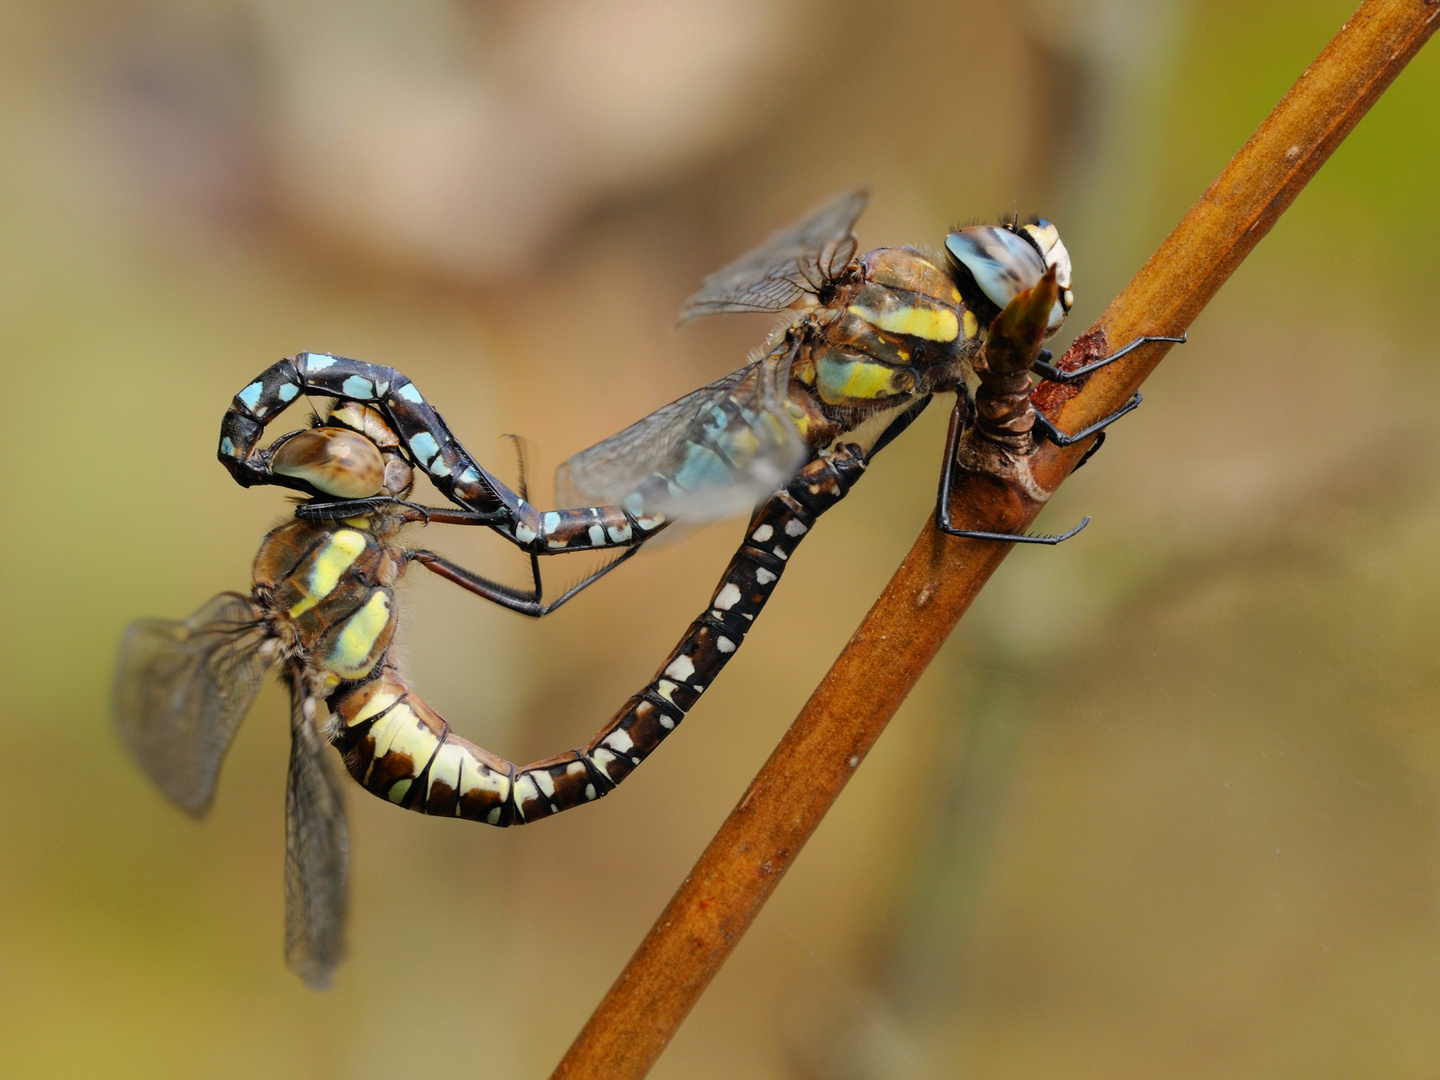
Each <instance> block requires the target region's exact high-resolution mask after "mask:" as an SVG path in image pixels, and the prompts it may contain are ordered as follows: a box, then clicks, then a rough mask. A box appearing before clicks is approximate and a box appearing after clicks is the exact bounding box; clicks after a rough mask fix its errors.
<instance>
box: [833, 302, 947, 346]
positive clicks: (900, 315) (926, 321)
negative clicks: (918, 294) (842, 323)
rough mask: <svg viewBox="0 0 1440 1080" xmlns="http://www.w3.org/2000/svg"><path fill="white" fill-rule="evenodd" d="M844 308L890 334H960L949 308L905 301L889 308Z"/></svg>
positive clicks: (932, 337) (928, 338)
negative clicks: (891, 308) (923, 305)
mask: <svg viewBox="0 0 1440 1080" xmlns="http://www.w3.org/2000/svg"><path fill="white" fill-rule="evenodd" d="M846 310H847V311H849V312H850V314H851V315H855V316H858V317H859V318H862V319H864V320H865V321H866V322H868V323H869V324H870V325H871V326H874V327H876V328H877V329H880V330H885V331H888V332H889V333H892V334H908V335H910V336H911V337H918V338H924V339H925V340H926V341H954V340H955V339H956V338H957V337H959V336H960V322H959V320H958V319H956V318H955V312H953V311H951V310H950V309H949V308H928V307H917V306H915V305H913V304H907V305H905V306H904V307H899V308H895V309H894V310H893V311H874V310H872V309H870V308H867V307H864V306H862V305H860V304H851V305H850V306H849V307H848V308H847V309H846Z"/></svg>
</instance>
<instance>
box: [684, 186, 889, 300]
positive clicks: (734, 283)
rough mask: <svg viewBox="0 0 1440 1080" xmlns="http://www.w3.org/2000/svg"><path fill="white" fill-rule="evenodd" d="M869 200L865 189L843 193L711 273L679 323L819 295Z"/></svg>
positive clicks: (846, 257) (851, 246)
mask: <svg viewBox="0 0 1440 1080" xmlns="http://www.w3.org/2000/svg"><path fill="white" fill-rule="evenodd" d="M869 198H870V193H869V192H868V191H866V190H865V189H864V188H855V189H853V190H851V191H846V192H844V193H843V194H841V195H839V196H837V197H836V198H834V199H831V200H830V201H829V202H827V203H826V204H825V205H824V206H820V207H816V208H815V209H814V210H813V211H811V213H810V215H809V216H808V217H806V218H805V220H804V221H802V222H800V223H799V224H798V225H792V226H791V227H790V228H788V229H784V230H782V231H781V232H778V233H776V234H775V235H774V236H772V237H770V239H769V240H766V241H765V243H763V244H761V245H760V246H759V247H758V248H756V249H755V250H754V251H752V252H750V253H749V254H748V255H743V256H741V257H740V258H738V259H736V260H735V261H734V262H732V263H731V264H730V265H729V266H726V267H725V268H724V269H721V270H717V271H715V273H713V274H711V275H710V276H709V277H707V278H706V279H705V281H704V283H703V284H702V285H701V286H700V291H699V292H697V293H696V294H695V295H694V296H692V297H690V299H689V300H686V301H685V305H684V307H682V308H681V309H680V321H681V322H682V323H684V322H689V321H690V320H691V319H698V318H699V317H700V316H701V315H719V314H722V313H724V312H731V311H781V310H783V309H784V308H787V307H789V306H790V305H791V304H793V303H794V302H795V301H796V300H798V299H799V298H800V296H801V295H802V294H804V293H818V292H819V291H820V290H821V289H822V288H824V286H825V284H826V283H827V282H829V281H831V280H833V279H834V278H835V277H836V276H837V275H838V274H839V273H840V272H841V271H842V270H844V269H845V265H846V264H847V263H848V262H849V261H850V259H851V257H852V256H853V255H854V254H855V247H856V241H855V233H854V228H855V221H856V219H857V218H859V217H860V213H861V211H863V210H864V209H865V202H866V200H867V199H869Z"/></svg>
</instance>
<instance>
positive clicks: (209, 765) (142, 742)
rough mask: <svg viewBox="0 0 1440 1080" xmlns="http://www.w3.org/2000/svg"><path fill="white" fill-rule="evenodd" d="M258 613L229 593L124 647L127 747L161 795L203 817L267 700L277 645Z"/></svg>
mask: <svg viewBox="0 0 1440 1080" xmlns="http://www.w3.org/2000/svg"><path fill="white" fill-rule="evenodd" d="M260 614H261V613H260V610H259V608H257V607H256V606H255V605H254V604H253V603H251V602H250V600H249V599H247V598H246V597H244V596H241V595H239V594H238V593H221V594H220V595H219V596H217V597H215V599H213V600H211V601H210V602H209V603H208V604H206V605H205V606H204V607H202V608H201V609H200V610H199V611H197V612H195V614H193V615H191V616H190V617H189V618H188V619H185V620H183V621H181V622H175V621H172V620H169V619H142V620H140V621H139V622H134V623H131V624H130V626H129V627H127V628H126V630H125V637H124V639H123V640H122V641H121V643H120V662H119V666H118V668H117V670H116V672H115V685H114V689H113V692H112V698H111V707H112V711H113V713H114V717H115V727H116V729H117V730H118V732H119V734H120V739H121V741H122V742H124V743H125V745H126V746H127V747H128V748H129V749H130V752H131V753H132V754H133V755H134V756H135V760H136V761H138V762H139V763H140V767H141V768H142V769H144V770H145V772H146V773H147V774H149V776H150V779H152V780H154V781H155V783H156V784H157V785H158V786H159V788H160V790H161V791H163V792H164V793H165V794H166V795H168V796H169V797H170V798H171V799H172V800H173V801H174V802H175V803H176V804H177V805H179V806H180V807H182V808H183V809H185V810H187V811H188V812H190V813H191V814H193V815H195V816H196V817H199V816H201V815H202V814H204V813H205V811H206V810H208V809H209V808H210V800H211V799H212V798H213V797H214V794H215V778H216V776H217V775H218V774H219V771H220V762H221V761H222V760H223V759H224V757H225V751H226V750H228V749H229V748H230V741H231V740H232V739H233V738H234V737H235V730H236V728H238V727H239V726H240V721H241V720H243V719H244V717H245V713H246V712H247V711H249V709H250V705H251V704H252V703H253V702H254V700H255V695H256V694H258V693H259V692H260V683H261V681H262V680H263V679H264V677H265V672H266V670H267V669H269V667H270V665H271V664H272V663H274V661H275V658H276V656H277V655H278V651H279V650H278V644H279V643H278V642H277V641H276V640H275V639H274V638H272V637H271V636H270V634H269V632H268V631H267V630H266V628H265V625H264V623H263V622H261V619H260Z"/></svg>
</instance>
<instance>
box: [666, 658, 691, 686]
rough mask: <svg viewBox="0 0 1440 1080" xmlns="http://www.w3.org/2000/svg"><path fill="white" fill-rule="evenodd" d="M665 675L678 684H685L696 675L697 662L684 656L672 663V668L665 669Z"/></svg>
mask: <svg viewBox="0 0 1440 1080" xmlns="http://www.w3.org/2000/svg"><path fill="white" fill-rule="evenodd" d="M665 674H666V676H667V677H669V678H671V679H674V680H675V681H676V682H684V681H685V680H686V679H688V678H690V676H691V675H694V674H695V662H694V661H693V660H691V659H690V657H688V656H685V655H683V654H682V655H680V656H677V657H676V658H675V659H674V660H672V661H670V666H669V667H667V668H666V669H665Z"/></svg>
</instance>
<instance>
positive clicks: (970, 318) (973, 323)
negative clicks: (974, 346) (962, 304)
mask: <svg viewBox="0 0 1440 1080" xmlns="http://www.w3.org/2000/svg"><path fill="white" fill-rule="evenodd" d="M979 333H980V320H979V319H977V318H975V313H974V312H973V311H966V312H965V336H966V337H967V338H973V337H975V336H976V335H977V334H979Z"/></svg>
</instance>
